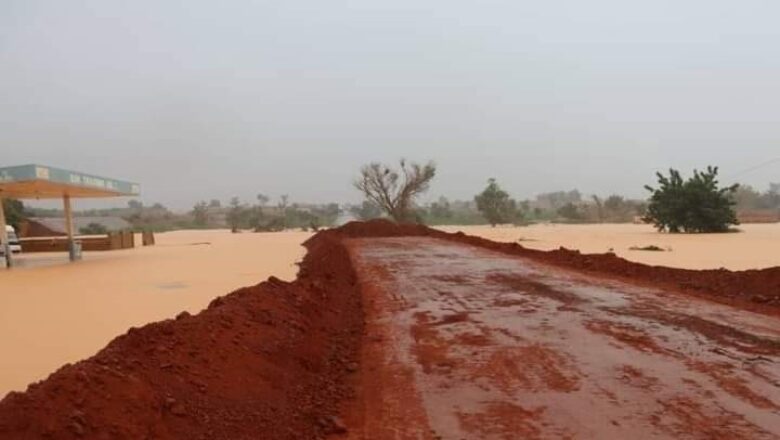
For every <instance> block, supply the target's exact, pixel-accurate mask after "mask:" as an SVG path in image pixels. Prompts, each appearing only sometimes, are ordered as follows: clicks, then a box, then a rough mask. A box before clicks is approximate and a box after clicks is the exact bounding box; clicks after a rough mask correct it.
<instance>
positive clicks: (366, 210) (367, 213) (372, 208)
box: [349, 200, 383, 221]
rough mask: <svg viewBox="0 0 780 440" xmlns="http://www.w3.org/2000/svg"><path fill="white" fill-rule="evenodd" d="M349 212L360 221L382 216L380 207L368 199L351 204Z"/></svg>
mask: <svg viewBox="0 0 780 440" xmlns="http://www.w3.org/2000/svg"><path fill="white" fill-rule="evenodd" d="M349 212H350V213H351V214H352V215H353V216H355V218H356V219H358V220H361V221H366V220H372V219H375V218H380V217H382V214H383V213H382V208H380V207H379V206H378V205H377V204H376V203H374V202H372V201H370V200H364V201H363V203H361V204H360V205H356V206H352V207H350V208H349Z"/></svg>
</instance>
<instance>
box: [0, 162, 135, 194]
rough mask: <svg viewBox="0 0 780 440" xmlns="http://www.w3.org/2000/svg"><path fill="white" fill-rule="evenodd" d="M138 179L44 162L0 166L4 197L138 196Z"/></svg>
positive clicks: (0, 181)
mask: <svg viewBox="0 0 780 440" xmlns="http://www.w3.org/2000/svg"><path fill="white" fill-rule="evenodd" d="M140 191H141V188H140V186H139V185H138V184H137V183H132V182H125V181H122V180H117V179H109V178H106V177H100V176H95V175H93V174H84V173H80V172H77V171H68V170H63V169H60V168H54V167H49V166H43V165H19V166H14V167H6V168H0V197H11V198H16V199H58V198H62V197H63V196H66V195H67V196H70V197H73V198H80V197H121V196H137V195H138V194H139V193H140Z"/></svg>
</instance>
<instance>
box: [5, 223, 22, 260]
mask: <svg viewBox="0 0 780 440" xmlns="http://www.w3.org/2000/svg"><path fill="white" fill-rule="evenodd" d="M5 232H6V234H8V244H9V246H10V247H11V252H13V253H15V254H18V253H20V252H22V244H21V243H19V237H18V236H17V235H16V231H14V228H13V227H12V226H11V225H6V227H5ZM4 251H5V250H4V249H3V248H2V247H0V254H2V253H3V252H4Z"/></svg>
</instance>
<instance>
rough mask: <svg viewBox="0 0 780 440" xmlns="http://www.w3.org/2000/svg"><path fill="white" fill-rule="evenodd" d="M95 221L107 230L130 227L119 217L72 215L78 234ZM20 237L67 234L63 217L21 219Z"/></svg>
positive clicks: (130, 227) (74, 227)
mask: <svg viewBox="0 0 780 440" xmlns="http://www.w3.org/2000/svg"><path fill="white" fill-rule="evenodd" d="M92 223H95V224H99V225H101V226H103V227H104V228H106V230H107V231H109V232H114V231H122V230H126V229H132V227H133V225H131V224H130V223H129V222H127V220H125V219H123V218H121V217H74V218H73V229H74V230H75V232H76V234H80V231H81V229H82V228H85V227H87V226H88V225H90V224H92ZM19 232H20V234H19V235H20V236H22V237H59V236H64V235H68V234H67V232H66V231H65V219H64V218H58V217H34V218H28V219H26V220H24V221H22V224H21V225H20V226H19Z"/></svg>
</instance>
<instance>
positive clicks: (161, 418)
mask: <svg viewBox="0 0 780 440" xmlns="http://www.w3.org/2000/svg"><path fill="white" fill-rule="evenodd" d="M392 236H429V237H435V238H441V239H446V240H449V241H453V242H458V243H464V244H470V245H474V246H479V247H482V248H488V249H492V250H497V251H500V252H504V253H508V254H513V255H519V256H524V257H528V258H532V259H536V260H539V261H542V262H544V263H547V264H552V265H557V266H563V267H569V268H575V269H579V270H583V271H587V272H591V273H596V274H600V275H607V276H614V277H621V278H627V279H631V280H634V281H639V282H643V283H653V284H663V285H673V286H674V287H676V288H681V289H683V290H686V291H690V292H694V293H696V294H697V295H701V296H707V297H711V298H714V299H717V300H719V301H723V302H729V303H734V304H741V305H749V306H751V307H752V308H760V309H761V310H762V311H765V312H767V313H777V312H778V311H779V310H780V268H773V269H764V270H760V271H745V272H731V271H725V270H724V271H720V270H714V271H690V270H680V269H669V268H661V267H650V266H645V265H641V264H638V263H631V262H628V261H626V260H623V259H621V258H618V257H616V256H614V255H581V254H579V253H578V252H576V251H568V250H559V251H553V252H542V251H535V250H529V249H525V248H523V247H521V246H519V245H517V244H512V243H508V244H507V243H495V242H491V241H488V240H485V239H481V238H476V237H469V236H466V235H464V234H447V233H444V232H441V231H436V230H433V229H430V228H426V227H423V226H414V225H395V224H393V223H390V222H386V221H373V222H367V223H350V224H348V225H346V226H344V227H342V228H338V229H334V230H329V231H325V232H322V233H320V234H318V235H316V236H315V237H314V238H312V239H311V240H309V241H308V242H307V243H306V247H307V248H308V250H309V253H308V255H307V256H306V258H305V259H304V261H303V262H302V264H301V271H300V273H299V276H298V279H297V280H296V281H295V282H292V283H285V282H281V281H279V280H275V279H273V278H272V279H270V280H269V281H267V282H264V283H261V284H259V285H257V286H253V287H247V288H244V289H240V290H238V291H236V292H233V293H231V294H229V295H227V296H225V297H222V298H219V299H217V300H215V301H214V302H213V303H212V304H211V305H210V306H209V308H208V309H207V310H205V311H203V312H201V313H200V314H198V315H195V316H190V315H188V314H183V315H180V316H179V317H177V319H175V320H168V321H163V322H159V323H154V324H149V325H147V326H145V327H143V328H140V329H132V330H130V331H129V332H128V333H127V334H125V335H122V336H120V337H118V338H116V339H115V340H114V341H112V342H111V343H110V344H109V345H108V346H107V347H106V348H105V349H103V350H102V351H100V352H99V353H98V354H97V355H95V356H94V357H92V358H90V359H87V360H84V361H82V362H79V363H77V364H74V365H67V366H64V367H62V368H61V369H60V370H58V371H57V372H55V373H54V374H52V375H51V376H50V377H49V378H48V379H47V380H45V381H43V382H40V383H38V384H34V385H31V386H30V387H29V389H28V390H27V391H26V392H24V393H11V394H9V395H8V396H7V397H6V398H5V399H3V400H2V401H0V439H39V438H44V439H45V438H53V439H77V438H97V439H101V438H106V439H108V438H119V439H122V438H127V439H147V438H148V439H180V438H191V439H201V438H203V439H231V440H234V439H248V438H253V439H254V438H269V439H271V438H272V439H288V438H289V439H293V438H307V439H308V438H313V439H316V438H323V437H324V436H326V435H328V434H331V433H334V432H338V431H340V430H342V429H343V427H342V426H341V422H340V421H339V420H338V419H337V418H336V417H335V416H336V414H338V412H339V404H340V402H342V401H343V400H345V398H346V397H347V396H349V395H350V393H351V390H350V386H349V385H347V384H348V383H349V382H348V378H349V377H350V375H351V374H352V373H354V372H356V371H357V370H358V369H359V365H358V364H357V363H356V360H357V359H358V357H357V353H358V352H359V349H360V343H361V333H362V326H363V311H362V307H361V295H360V292H359V291H358V287H357V285H356V277H355V273H354V268H353V267H352V264H351V262H350V256H349V254H348V252H347V250H346V248H345V246H344V239H346V238H357V237H363V238H367V237H392Z"/></svg>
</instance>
